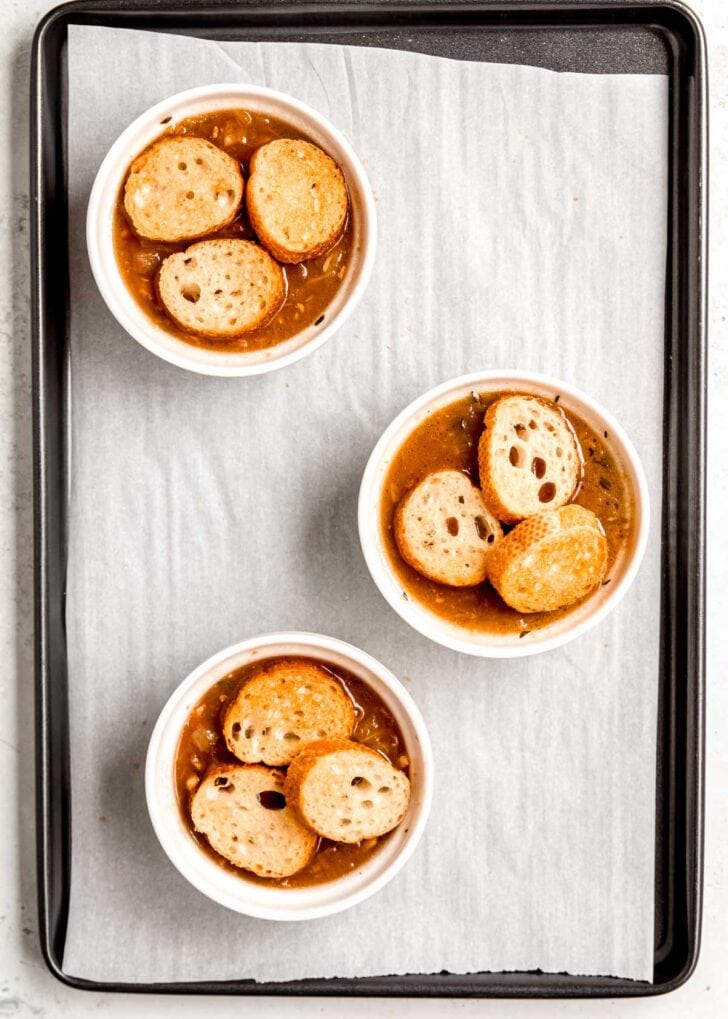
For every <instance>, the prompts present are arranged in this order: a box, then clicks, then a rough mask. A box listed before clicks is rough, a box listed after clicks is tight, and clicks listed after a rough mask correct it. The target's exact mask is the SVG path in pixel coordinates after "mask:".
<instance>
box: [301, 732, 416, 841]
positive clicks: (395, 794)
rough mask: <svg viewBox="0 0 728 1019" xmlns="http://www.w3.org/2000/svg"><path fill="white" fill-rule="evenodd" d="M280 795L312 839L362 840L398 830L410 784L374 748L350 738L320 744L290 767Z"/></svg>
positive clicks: (407, 800) (305, 752)
mask: <svg viewBox="0 0 728 1019" xmlns="http://www.w3.org/2000/svg"><path fill="white" fill-rule="evenodd" d="M285 793H286V800H287V802H288V804H289V806H290V807H291V808H292V809H293V810H295V811H296V813H297V814H298V816H299V817H300V819H301V820H302V821H303V823H304V824H306V825H308V827H309V828H311V829H312V830H313V831H315V832H316V834H317V835H320V836H321V837H322V838H326V839H334V841H336V842H361V840H362V839H371V838H376V837H377V836H378V835H384V834H386V832H388V831H391V830H392V828H396V827H397V825H398V824H399V822H400V821H401V820H402V818H403V817H404V815H405V813H406V811H407V805H408V803H409V797H410V782H409V779H408V778H407V776H406V775H405V773H404V772H403V771H398V770H397V769H396V768H393V767H392V765H391V764H389V762H388V761H386V760H385V759H384V758H383V757H382V756H381V754H378V753H377V752H376V750H371V749H370V748H369V747H365V746H363V745H362V744H361V743H353V742H351V741H349V740H320V741H318V742H316V743H309V744H308V746H307V747H304V749H303V751H302V752H301V753H300V754H299V755H298V757H296V758H295V760H294V761H293V763H292V764H291V766H290V768H289V769H288V774H287V775H286V783H285Z"/></svg>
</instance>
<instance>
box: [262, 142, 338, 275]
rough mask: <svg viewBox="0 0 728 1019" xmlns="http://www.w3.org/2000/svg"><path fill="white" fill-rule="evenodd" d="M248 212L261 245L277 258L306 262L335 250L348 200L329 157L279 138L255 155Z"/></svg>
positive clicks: (334, 164)
mask: <svg viewBox="0 0 728 1019" xmlns="http://www.w3.org/2000/svg"><path fill="white" fill-rule="evenodd" d="M246 207H247V210H248V218H249V219H250V223H251V226H252V227H253V229H254V230H255V232H256V234H257V235H258V238H259V239H260V242H261V244H263V245H264V246H265V247H266V248H267V249H268V251H270V252H271V254H272V255H273V256H274V257H275V258H277V259H278V260H279V261H280V262H304V261H306V260H307V259H309V258H316V257H317V256H318V255H323V254H324V253H325V252H327V251H328V250H329V248H331V247H333V246H334V244H335V243H336V241H337V240H338V239H339V237H340V236H341V234H342V233H343V230H344V226H345V224H346V216H347V212H348V208H349V199H348V195H347V191H346V183H345V181H344V175H343V173H342V172H341V170H340V169H339V167H338V166H337V165H336V163H335V162H334V160H333V159H332V158H331V157H330V156H327V155H326V153H325V152H322V150H321V149H320V148H318V146H316V145H312V144H311V142H305V141H299V140H295V139H293V138H279V139H278V140H277V141H272V142H268V144H267V145H262V146H261V147H260V148H259V149H257V150H256V151H255V152H254V153H253V156H252V158H251V160H250V176H249V178H248V187H247V190H246Z"/></svg>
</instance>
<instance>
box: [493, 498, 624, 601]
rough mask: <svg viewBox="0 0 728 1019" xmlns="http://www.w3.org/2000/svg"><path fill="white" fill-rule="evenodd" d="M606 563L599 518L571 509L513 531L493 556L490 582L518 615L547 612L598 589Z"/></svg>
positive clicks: (546, 513) (537, 518) (541, 516)
mask: <svg viewBox="0 0 728 1019" xmlns="http://www.w3.org/2000/svg"><path fill="white" fill-rule="evenodd" d="M607 558H608V548H607V539H606V537H605V535H604V531H603V529H602V525H601V524H600V522H599V519H598V517H596V516H595V515H594V513H592V512H591V510H588V509H585V508H584V507H583V506H577V505H575V504H573V503H572V504H571V505H569V506H562V507H561V508H560V509H557V510H542V512H541V513H537V514H535V515H534V516H532V517H529V518H528V519H527V520H524V521H523V522H522V523H520V524H518V525H517V526H516V527H514V528H513V530H512V531H511V532H510V533H509V534H507V535H506V536H505V538H504V539H503V541H501V543H500V544H499V546H498V548H497V549H496V550H495V551H494V552H493V555H492V557H491V560H490V564H489V571H490V572H489V579H490V582H491V584H492V585H493V587H494V588H495V589H496V591H498V593H499V594H500V596H501V598H502V599H503V601H504V602H506V604H507V605H510V606H511V608H513V609H515V610H516V611H517V612H552V611H553V610H554V609H560V608H564V607H565V606H566V605H572V604H573V603H574V602H577V601H579V600H580V599H581V598H583V597H584V596H585V595H587V594H588V593H589V592H590V591H591V590H593V588H595V587H596V586H597V585H598V584H601V582H602V581H603V580H604V577H605V576H606V572H607Z"/></svg>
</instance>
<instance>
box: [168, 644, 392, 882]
mask: <svg viewBox="0 0 728 1019" xmlns="http://www.w3.org/2000/svg"><path fill="white" fill-rule="evenodd" d="M276 660H277V659H266V663H267V664H270V663H271V662H274V661H276ZM316 664H317V665H319V666H320V667H321V668H323V669H326V671H327V672H329V673H330V675H332V676H333V677H334V678H335V679H336V680H337V682H338V683H340V685H341V686H342V687H343V689H344V691H345V692H346V694H347V695H348V696H349V697H350V698H351V701H352V703H353V705H354V714H355V723H354V732H353V734H352V736H351V739H352V740H356V742H358V743H362V744H364V746H367V747H371V749H372V750H376V751H378V753H380V754H381V755H382V756H383V757H384V758H386V760H387V761H389V763H390V764H392V765H393V766H394V767H395V768H400V769H401V770H402V771H404V772H405V773H406V774H408V773H409V760H408V759H407V757H406V754H405V744H404V740H403V738H402V733H401V732H400V730H399V726H398V725H397V723H396V722H395V720H394V718H393V717H392V715H391V714H390V712H389V711H388V709H387V708H386V707H385V705H384V703H383V702H382V701H381V700H380V698H379V697H378V696H377V695H376V694H375V693H374V691H373V690H372V689H371V688H370V687H368V686H367V685H366V684H365V683H363V682H362V681H361V680H359V679H356V678H355V677H354V676H352V675H351V674H350V673H348V672H346V671H345V670H344V669H340V668H338V667H336V668H334V667H333V666H331V665H329V664H328V663H327V662H322V661H316ZM260 666H261V662H260V661H255V662H251V663H250V664H248V665H245V666H243V667H242V668H240V669H237V670H236V671H235V672H231V673H230V674H229V675H227V676H225V677H224V678H223V679H221V680H219V681H218V682H217V683H215V685H214V686H212V687H211V688H210V689H209V690H208V691H207V693H206V694H205V696H204V697H202V698H201V699H200V700H199V701H198V703H197V704H196V705H195V707H194V708H193V709H192V711H191V712H190V716H189V718H188V719H187V722H186V723H185V726H184V728H183V730H182V733H181V735H180V739H179V743H178V745H177V755H176V759H175V782H176V786H177V801H178V803H179V806H180V811H181V812H182V817H183V818H184V821H185V824H186V825H187V827H188V829H189V832H190V835H191V836H192V837H193V838H194V840H195V841H196V842H197V844H198V845H199V846H201V847H202V849H204V850H205V852H206V853H207V854H208V855H209V856H211V857H212V858H213V859H214V860H215V862H216V863H218V864H219V865H220V866H221V867H224V868H225V869H226V870H229V871H231V872H232V873H234V874H237V875H238V876H239V877H241V878H243V879H245V880H249V881H255V882H258V883H263V884H266V885H276V886H278V887H281V888H301V887H305V886H308V885H318V884H323V883H324V882H326V881H334V880H335V879H336V878H338V877H342V876H343V875H344V874H348V873H350V872H351V871H352V870H355V869H356V868H357V867H360V866H362V864H363V863H364V862H365V861H366V860H367V859H368V858H369V857H370V856H371V855H372V854H373V853H374V852H375V851H376V850H377V849H379V847H380V846H382V845H383V844H384V842H385V841H386V840H387V839H388V838H389V836H390V835H391V832H388V833H387V834H386V835H382V836H380V837H379V838H374V839H367V840H365V841H364V842H361V843H356V844H352V845H349V844H346V843H343V842H332V841H330V840H329V839H319V843H318V847H317V850H316V854H315V855H314V857H313V859H312V860H311V862H310V863H309V864H307V865H306V866H305V867H304V868H303V870H300V871H299V872H298V873H297V874H293V875H291V876H290V877H287V878H276V879H271V878H261V877H258V876H257V875H255V874H252V873H250V871H246V870H243V869H242V868H240V867H236V866H235V865H234V864H232V863H230V862H229V861H228V860H226V859H225V858H224V857H223V856H220V855H219V854H218V853H216V852H215V850H214V849H213V848H212V846H211V845H210V844H209V842H208V841H207V839H206V837H205V836H204V835H202V834H200V833H199V832H196V831H195V830H194V827H193V824H192V819H191V817H190V804H191V800H192V796H193V794H194V791H195V789H196V788H197V785H198V784H199V782H200V781H201V779H202V777H203V776H204V775H205V774H206V772H207V770H208V769H209V768H210V767H212V766H214V765H216V764H240V763H241V762H240V761H239V760H238V759H237V758H236V757H234V756H233V754H231V753H230V751H229V750H228V748H227V745H226V743H225V740H224V738H223V736H222V715H223V713H224V711H225V707H226V704H227V702H228V701H229V700H230V699H231V697H234V696H235V694H236V693H237V692H238V690H239V689H240V687H241V686H242V685H243V683H245V682H246V680H247V679H249V678H250V677H251V676H252V675H253V673H255V672H257V671H258V670H259V669H260ZM276 770H277V771H285V768H279V767H278V768H276Z"/></svg>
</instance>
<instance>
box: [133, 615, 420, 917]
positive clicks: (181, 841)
mask: <svg viewBox="0 0 728 1019" xmlns="http://www.w3.org/2000/svg"><path fill="white" fill-rule="evenodd" d="M277 655H299V656H303V657H311V658H317V659H319V660H321V661H325V662H329V663H330V664H331V665H333V666H334V667H336V666H338V667H340V668H342V669H346V670H348V671H349V672H350V673H352V675H354V676H355V677H356V678H357V679H360V680H361V681H362V682H364V683H366V684H367V685H368V686H369V687H371V689H372V690H374V692H375V693H376V694H377V695H378V696H379V697H381V699H382V700H383V701H384V703H385V704H386V706H387V708H388V709H389V710H390V711H391V713H392V715H393V717H394V719H395V721H396V722H397V724H398V725H399V728H400V731H401V733H402V737H403V739H404V744H405V753H406V754H407V756H408V757H409V759H410V766H409V773H410V780H411V783H412V793H411V799H410V805H409V808H408V811H407V814H406V815H405V818H404V820H403V821H402V822H401V824H400V825H399V826H398V827H397V828H396V829H395V830H394V832H393V833H392V834H391V835H390V837H389V838H388V839H387V840H386V842H385V843H384V844H383V845H382V846H381V848H380V849H378V850H377V851H376V852H375V853H373V854H372V856H371V857H370V858H369V859H368V860H367V861H366V863H364V864H363V865H362V866H361V867H359V868H357V870H356V871H355V872H352V873H350V874H347V875H345V876H344V877H340V878H337V879H336V880H333V881H329V882H327V883H325V884H321V885H312V886H311V887H308V888H279V887H275V886H267V885H265V884H262V883H258V882H255V881H249V880H246V878H245V876H244V872H241V875H240V876H238V875H237V874H235V873H232V872H231V871H229V870H226V869H225V868H223V867H221V866H220V865H219V864H217V863H215V861H214V860H213V859H212V858H211V857H210V856H208V854H207V853H205V852H204V850H203V849H201V848H200V846H199V845H198V844H197V843H196V842H195V840H194V839H193V837H192V836H191V835H190V832H189V830H188V828H187V825H186V824H185V822H184V820H183V819H182V815H181V812H180V808H179V805H178V802H177V793H176V789H175V780H174V765H175V756H176V753H177V745H178V743H179V738H180V733H181V731H182V728H183V726H184V724H185V722H186V721H187V718H188V716H189V713H190V711H191V710H192V708H193V707H194V706H195V704H196V703H197V702H198V701H199V700H200V698H201V697H202V696H203V695H204V694H205V692H206V691H207V690H208V689H209V688H210V687H211V686H212V685H213V684H214V683H216V682H217V681H218V680H220V679H222V677H223V676H226V675H227V674H228V673H229V672H230V671H231V670H233V669H237V668H240V666H242V665H246V664H248V663H249V662H251V661H264V660H265V659H266V658H271V657H274V656H277ZM432 772H433V759H432V749H431V746H430V740H429V736H428V734H427V729H426V728H425V723H424V721H423V719H422V715H421V714H420V712H419V709H418V708H417V705H416V704H415V703H414V701H413V700H412V698H411V697H410V695H409V694H408V693H407V691H406V690H405V688H404V687H403V686H402V684H401V683H400V682H399V680H398V679H396V678H395V677H394V676H393V675H392V673H391V672H390V671H389V670H388V669H386V668H385V667H384V666H383V665H381V664H380V663H379V662H378V661H376V660H375V659H374V658H372V657H371V655H368V654H366V652H364V651H360V650H359V649H358V648H356V647H354V646H353V645H351V644H346V643H344V642H343V641H340V640H336V639H334V638H333V637H325V636H322V635H321V634H317V633H269V634H265V635H263V636H260V637H253V638H252V639H250V640H244V641H243V642H242V643H240V644H235V645H233V646H232V647H229V648H226V649H225V650H224V651H220V652H219V654H216V655H213V656H212V658H209V659H208V660H207V661H206V662H203V663H202V665H200V666H199V667H198V668H197V669H195V670H194V672H193V673H191V675H189V676H188V677H187V679H185V680H184V682H183V683H181V684H180V686H178V687H177V689H176V690H175V692H174V693H173V694H172V696H171V697H170V698H169V700H168V701H167V703H166V705H165V706H164V709H163V710H162V713H161V715H160V716H159V719H158V720H157V724H156V725H155V727H154V731H153V733H152V737H151V740H150V743H149V749H148V751H147V762H146V771H145V788H146V796H147V806H148V808H149V815H150V817H151V820H152V825H153V827H154V830H155V832H156V834H157V838H158V839H159V841H160V842H161V844H162V848H163V849H164V851H165V853H166V854H167V856H168V857H169V858H170V860H171V861H172V863H173V864H174V865H175V867H176V868H177V869H178V870H179V871H180V873H181V874H183V875H184V876H185V877H186V878H187V880H188V881H189V882H190V884H192V885H194V886H195V888H197V889H198V890H199V891H201V892H203V894H205V895H207V896H208V897H209V898H211V899H214V901H215V902H219V903H220V904H221V905H222V906H227V908H228V909H232V910H235V911H236V912H238V913H245V914H246V915H247V916H256V917H261V918H262V919H265V920H311V919H314V918H316V917H321V916H328V915H329V914H330V913H338V912H340V911H341V910H343V909H348V908H349V907H350V906H354V905H356V904H357V903H359V902H362V901H363V900H364V899H367V898H368V897H369V896H370V895H373V894H374V893H375V892H377V891H379V889H380V888H383V887H384V885H385V884H387V882H388V881H391V880H392V878H393V877H394V876H395V874H397V872H398V871H399V870H400V869H401V868H402V867H403V866H404V864H405V863H406V861H407V860H408V859H409V857H410V856H411V855H412V853H413V851H414V849H415V847H416V845H417V843H418V842H419V840H420V837H421V835H422V832H423V830H424V827H425V824H426V823H427V817H428V814H429V812H430V806H431V803H432Z"/></svg>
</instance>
